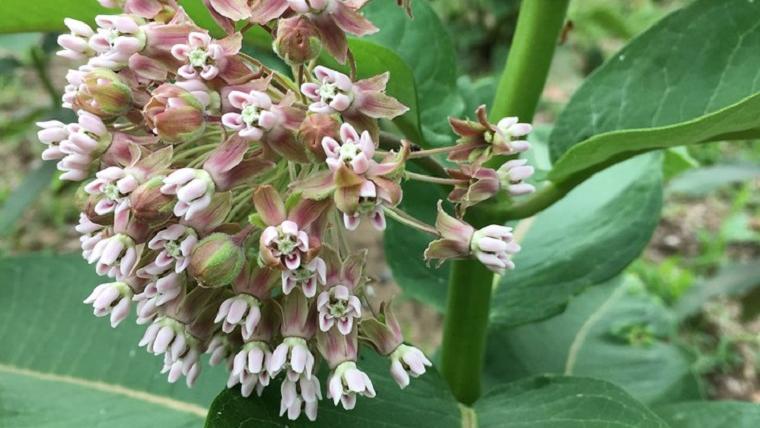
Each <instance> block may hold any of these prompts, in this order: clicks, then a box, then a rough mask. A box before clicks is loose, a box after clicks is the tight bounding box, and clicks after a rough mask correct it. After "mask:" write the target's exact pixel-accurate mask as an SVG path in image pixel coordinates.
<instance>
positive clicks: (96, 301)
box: [84, 282, 132, 327]
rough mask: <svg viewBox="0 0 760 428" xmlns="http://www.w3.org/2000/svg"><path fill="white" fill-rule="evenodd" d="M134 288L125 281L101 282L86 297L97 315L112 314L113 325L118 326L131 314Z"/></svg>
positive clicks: (85, 300)
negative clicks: (130, 302)
mask: <svg viewBox="0 0 760 428" xmlns="http://www.w3.org/2000/svg"><path fill="white" fill-rule="evenodd" d="M131 298H132V289H131V288H129V286H128V285H127V284H126V283H124V282H110V283H107V284H100V285H98V286H97V287H95V289H94V290H93V291H92V293H90V295H89V296H87V298H86V299H84V303H85V304H88V305H89V304H91V305H92V308H93V314H94V315H95V316H96V317H104V316H106V315H108V314H111V327H116V326H118V325H119V323H121V322H122V321H124V319H125V318H126V317H127V315H129V301H130V299H131Z"/></svg>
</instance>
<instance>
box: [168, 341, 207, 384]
mask: <svg viewBox="0 0 760 428" xmlns="http://www.w3.org/2000/svg"><path fill="white" fill-rule="evenodd" d="M188 340H189V341H190V345H189V347H188V350H187V351H186V352H185V353H183V354H182V355H179V356H177V357H173V356H172V354H171V353H169V352H167V353H165V354H164V366H163V368H161V373H168V379H167V380H168V381H169V383H175V382H176V381H178V380H179V378H180V377H182V376H185V384H186V385H187V387H188V388H192V387H193V385H194V384H195V381H196V380H197V379H198V376H200V374H201V361H200V356H201V351H200V348H199V345H198V343H197V340H195V339H194V338H192V337H190V336H189V335H188Z"/></svg>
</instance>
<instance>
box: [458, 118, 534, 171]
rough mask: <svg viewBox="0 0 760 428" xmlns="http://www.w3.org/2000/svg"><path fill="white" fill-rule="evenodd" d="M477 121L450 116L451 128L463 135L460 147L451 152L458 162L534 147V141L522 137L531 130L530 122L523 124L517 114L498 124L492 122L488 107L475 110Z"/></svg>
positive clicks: (512, 153) (478, 161)
mask: <svg viewBox="0 0 760 428" xmlns="http://www.w3.org/2000/svg"><path fill="white" fill-rule="evenodd" d="M475 114H476V116H477V118H478V121H477V122H473V121H470V120H462V119H457V118H453V117H452V118H449V124H450V125H451V129H452V130H453V131H454V133H456V134H457V135H459V136H460V137H461V138H459V140H457V144H458V146H459V147H458V148H457V150H453V151H451V152H450V153H449V160H451V161H454V162H471V163H482V162H483V161H485V160H487V159H489V158H490V157H491V156H492V155H514V154H516V153H520V152H524V151H526V150H528V149H529V148H530V143H528V141H526V140H521V139H519V138H520V137H524V136H526V135H527V134H529V133H530V132H531V130H532V129H533V128H532V126H531V125H530V124H527V123H519V122H518V119H517V118H516V117H505V118H503V119H501V120H499V122H498V123H497V124H496V125H494V124H492V123H490V122H489V121H488V115H487V113H486V107H485V106H484V105H482V106H480V107H478V108H477V110H475Z"/></svg>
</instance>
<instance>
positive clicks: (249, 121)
mask: <svg viewBox="0 0 760 428" xmlns="http://www.w3.org/2000/svg"><path fill="white" fill-rule="evenodd" d="M228 98H229V101H230V104H231V105H232V107H234V108H236V109H237V110H240V112H229V113H225V114H224V115H223V116H222V123H223V124H224V126H226V127H228V128H230V129H234V130H236V131H238V135H240V136H241V137H243V138H245V139H247V140H260V139H261V138H262V137H263V136H264V134H265V133H267V132H269V131H271V130H273V129H274V128H275V127H276V126H278V125H279V124H281V123H282V122H283V120H284V119H283V115H282V112H280V111H279V110H277V109H276V108H273V105H272V100H271V98H269V95H267V94H266V93H264V92H261V91H256V90H251V91H250V92H247V93H246V92H241V91H232V92H230V94H229V96H228Z"/></svg>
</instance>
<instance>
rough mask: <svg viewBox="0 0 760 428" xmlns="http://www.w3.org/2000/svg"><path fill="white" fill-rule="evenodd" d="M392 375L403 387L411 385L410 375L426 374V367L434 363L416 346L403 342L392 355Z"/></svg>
mask: <svg viewBox="0 0 760 428" xmlns="http://www.w3.org/2000/svg"><path fill="white" fill-rule="evenodd" d="M390 359H391V376H392V377H393V380H395V381H396V383H397V384H398V386H399V387H400V388H401V389H404V388H406V387H407V386H408V385H409V376H411V377H418V376H420V375H423V374H425V368H426V367H431V366H432V365H433V363H431V362H430V360H428V358H427V357H426V356H425V354H423V353H422V351H420V350H419V349H417V348H415V347H414V346H409V345H404V344H403V343H402V344H401V345H399V346H398V348H396V350H395V351H393V353H392V354H391V355H390Z"/></svg>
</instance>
